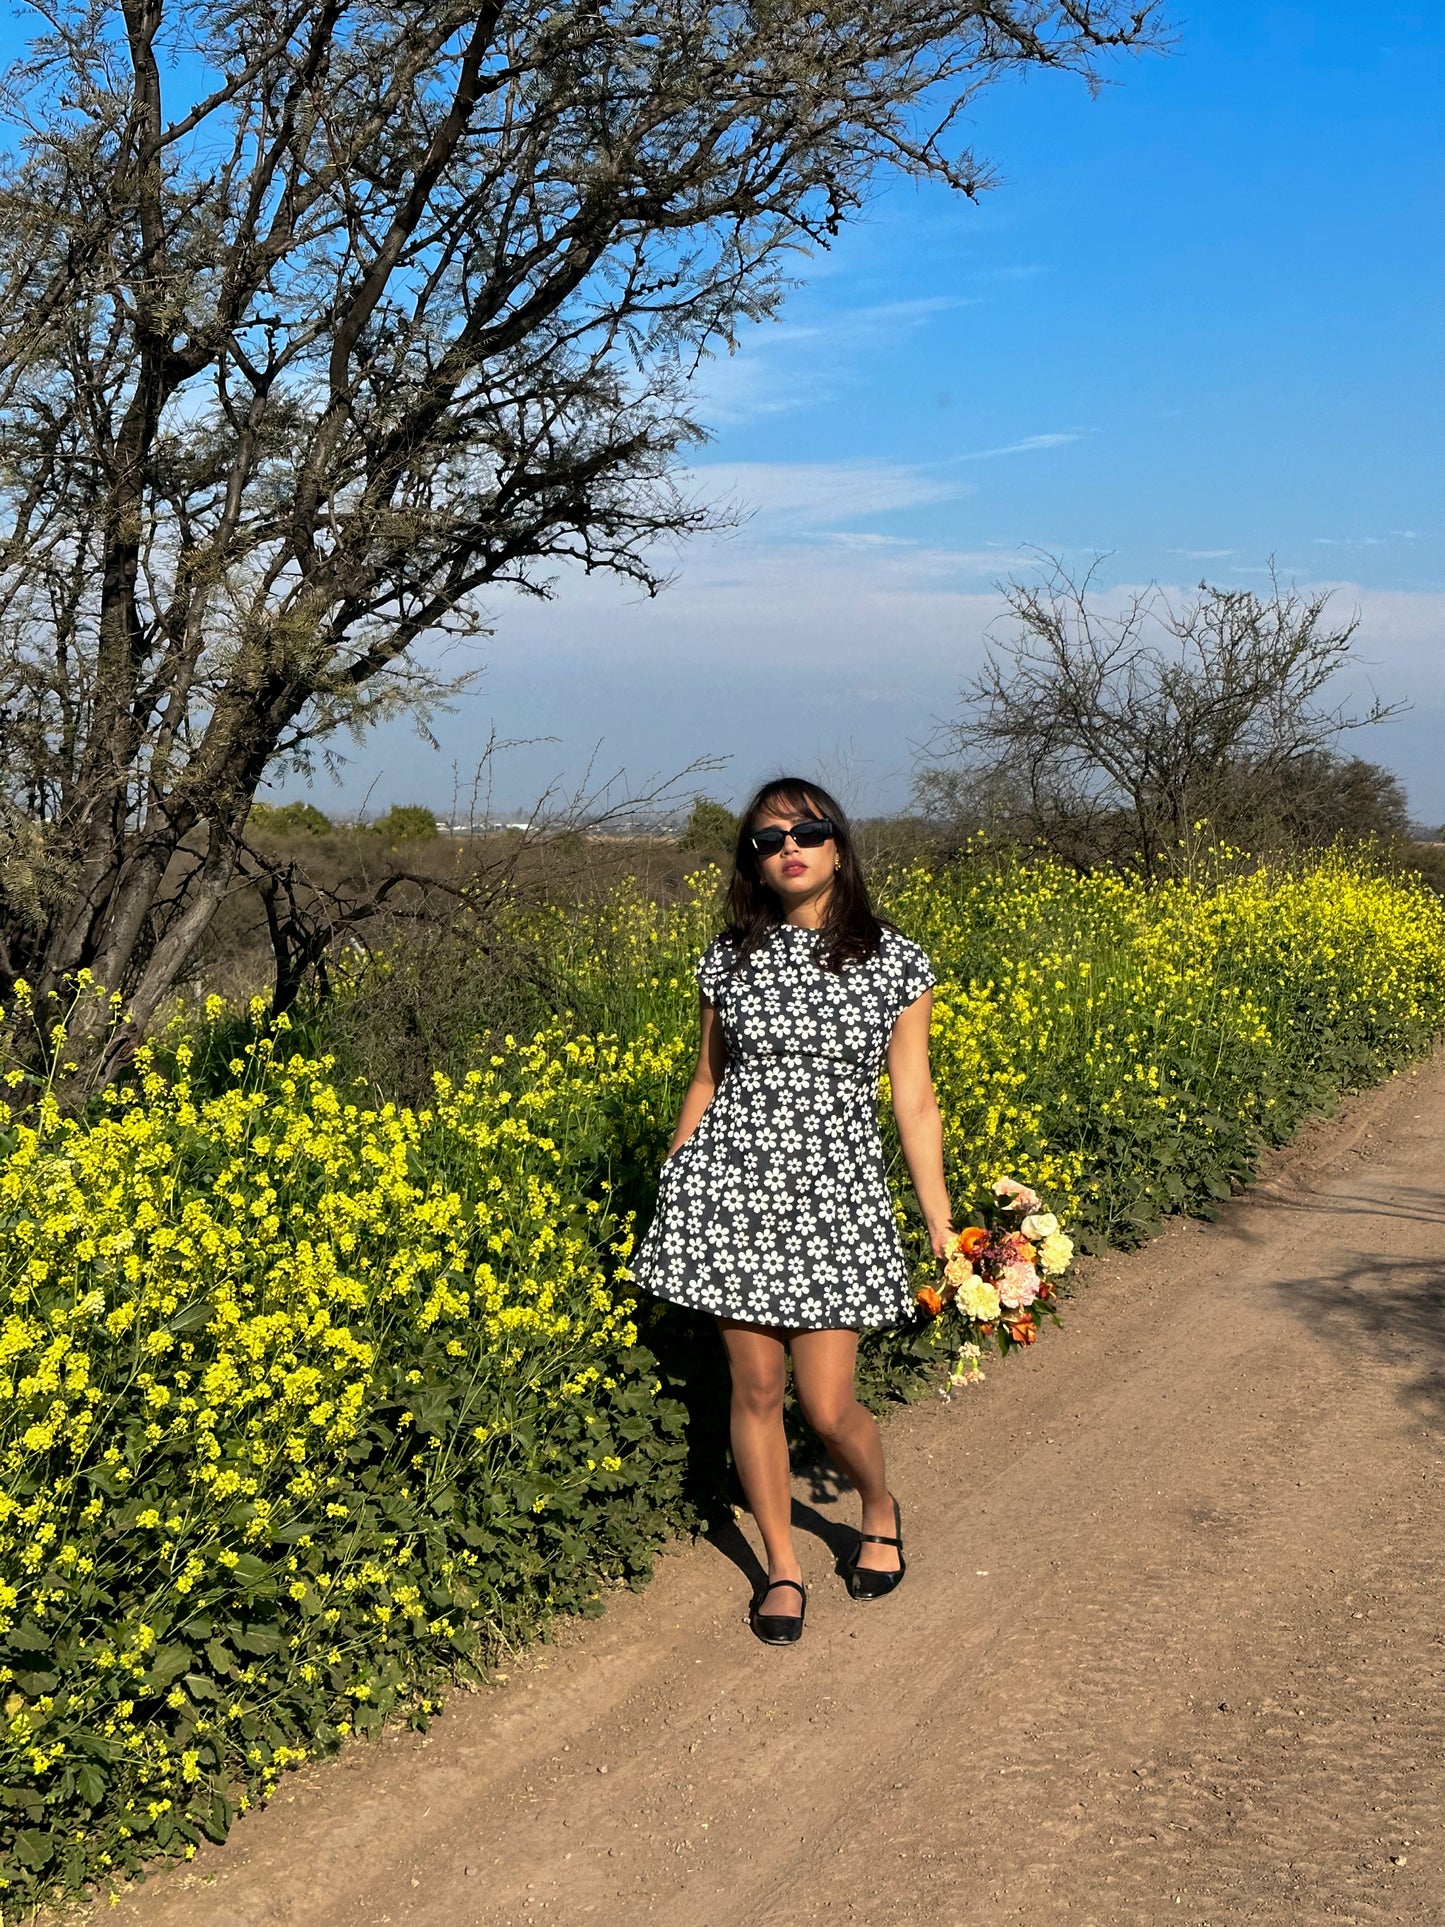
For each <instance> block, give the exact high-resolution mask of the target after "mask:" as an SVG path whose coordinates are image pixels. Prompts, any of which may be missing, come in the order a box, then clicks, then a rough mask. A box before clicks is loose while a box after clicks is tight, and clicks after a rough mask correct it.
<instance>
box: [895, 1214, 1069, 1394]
mask: <svg viewBox="0 0 1445 1927" xmlns="http://www.w3.org/2000/svg"><path fill="white" fill-rule="evenodd" d="M984 1215H985V1216H986V1217H987V1218H988V1221H989V1222H988V1223H987V1224H986V1225H968V1226H966V1227H965V1228H964V1229H963V1230H962V1231H960V1232H958V1233H956V1234H955V1236H954V1237H953V1238H952V1239H950V1241H949V1244H948V1247H947V1249H946V1251H945V1253H944V1267H943V1283H942V1285H941V1286H940V1287H934V1286H932V1285H925V1286H924V1287H923V1289H922V1290H921V1291H920V1292H919V1293H918V1304H919V1308H920V1310H921V1311H923V1312H924V1313H925V1314H926V1315H927V1316H928V1317H930V1318H936V1317H937V1316H938V1314H939V1313H940V1312H941V1311H942V1310H943V1308H944V1306H945V1305H953V1306H955V1307H956V1308H957V1310H958V1312H959V1313H960V1315H961V1316H962V1317H963V1318H965V1319H967V1320H968V1321H969V1322H970V1323H971V1324H973V1325H974V1326H976V1327H977V1330H978V1335H979V1337H981V1338H994V1339H996V1340H997V1343H998V1346H999V1349H1000V1351H1005V1352H1006V1351H1008V1350H1009V1348H1010V1346H1013V1345H1032V1344H1033V1342H1034V1340H1035V1339H1036V1338H1037V1337H1038V1335H1039V1308H1040V1307H1043V1308H1044V1309H1045V1310H1047V1311H1048V1312H1049V1313H1050V1315H1051V1316H1054V1317H1055V1319H1056V1314H1054V1312H1053V1296H1054V1282H1055V1280H1056V1279H1058V1278H1061V1277H1062V1276H1063V1274H1064V1273H1065V1272H1066V1271H1067V1270H1068V1268H1069V1264H1070V1262H1071V1260H1072V1259H1073V1255H1074V1241H1073V1239H1072V1238H1070V1237H1068V1236H1066V1235H1065V1233H1064V1232H1063V1231H1062V1230H1061V1229H1060V1227H1059V1221H1058V1219H1057V1218H1056V1217H1055V1216H1054V1214H1053V1212H1052V1211H1046V1210H1045V1209H1044V1206H1043V1200H1042V1199H1041V1198H1040V1197H1039V1195H1038V1193H1037V1192H1036V1191H1031V1190H1030V1189H1029V1187H1028V1186H1027V1185H1026V1184H1020V1183H1019V1181H1018V1179H1017V1178H999V1179H998V1180H997V1182H996V1183H995V1184H994V1187H993V1202H992V1204H991V1206H990V1208H989V1210H988V1211H987V1212H986V1213H985V1214H984ZM1056 1322H1057V1319H1056ZM964 1353H965V1355H966V1359H967V1367H966V1370H965V1374H964V1376H965V1378H966V1379H967V1380H968V1381H969V1382H973V1381H976V1380H977V1379H978V1378H981V1377H982V1376H983V1374H982V1372H981V1371H980V1370H979V1366H978V1360H979V1356H980V1353H979V1348H978V1346H977V1345H975V1344H969V1345H966V1346H965V1347H964Z"/></svg>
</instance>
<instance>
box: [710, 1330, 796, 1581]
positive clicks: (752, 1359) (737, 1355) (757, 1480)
mask: <svg viewBox="0 0 1445 1927" xmlns="http://www.w3.org/2000/svg"><path fill="white" fill-rule="evenodd" d="M718 1324H719V1325H720V1327H721V1328H722V1337H723V1344H724V1345H725V1346H726V1347H727V1355H728V1369H729V1371H730V1372H731V1373H732V1382H733V1388H732V1404H731V1408H730V1418H731V1425H732V1446H733V1462H734V1464H735V1465H736V1466H737V1469H738V1477H739V1478H740V1479H741V1480H742V1486H743V1491H744V1493H745V1494H746V1495H747V1501H748V1509H749V1511H750V1512H751V1513H752V1515H753V1518H754V1519H755V1520H756V1521H757V1526H758V1531H759V1532H760V1533H761V1534H762V1536H763V1545H764V1547H765V1548H766V1550H767V1560H768V1578H769V1579H801V1578H802V1576H803V1574H802V1568H801V1567H800V1566H799V1564H798V1555H797V1553H796V1552H795V1551H794V1550H793V1488H792V1475H791V1471H790V1469H789V1466H788V1441H787V1437H786V1435H785V1433H784V1431H783V1393H784V1392H785V1390H786V1389H787V1383H788V1359H787V1352H786V1350H785V1347H784V1339H783V1334H782V1333H781V1332H780V1331H778V1330H776V1329H775V1328H774V1327H772V1326H769V1325H744V1324H740V1323H739V1322H738V1321H737V1320H736V1319H732V1318H720V1319H719V1320H718ZM758 1606H759V1610H760V1611H762V1612H773V1613H780V1614H784V1615H786V1616H788V1617H792V1616H793V1615H795V1614H796V1613H797V1612H798V1611H799V1610H800V1608H799V1603H798V1595H797V1594H796V1593H795V1592H793V1591H792V1590H791V1588H789V1589H786V1590H784V1591H783V1592H779V1593H771V1589H770V1596H769V1597H767V1598H765V1599H761V1600H759V1602H758Z"/></svg>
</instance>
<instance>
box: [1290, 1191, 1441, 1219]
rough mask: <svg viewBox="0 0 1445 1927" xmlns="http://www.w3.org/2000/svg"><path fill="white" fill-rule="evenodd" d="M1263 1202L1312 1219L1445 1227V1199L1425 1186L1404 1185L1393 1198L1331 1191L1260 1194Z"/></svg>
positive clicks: (1395, 1192) (1375, 1193)
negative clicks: (1375, 1220) (1380, 1220)
mask: <svg viewBox="0 0 1445 1927" xmlns="http://www.w3.org/2000/svg"><path fill="white" fill-rule="evenodd" d="M1260 1202H1262V1203H1263V1202H1268V1203H1269V1204H1270V1205H1271V1208H1272V1209H1274V1210H1284V1211H1298V1212H1300V1213H1303V1214H1306V1215H1308V1216H1310V1217H1338V1218H1347V1217H1348V1218H1358V1217H1360V1216H1362V1215H1363V1216H1365V1217H1370V1218H1386V1219H1389V1220H1390V1221H1391V1222H1392V1223H1405V1224H1445V1197H1442V1196H1441V1194H1440V1193H1439V1192H1438V1191H1431V1190H1427V1189H1426V1188H1425V1187H1424V1186H1423V1185H1418V1184H1415V1185H1400V1186H1398V1187H1397V1188H1395V1189H1394V1190H1393V1191H1392V1194H1391V1195H1390V1196H1389V1197H1381V1196H1380V1194H1379V1193H1378V1192H1373V1193H1369V1192H1367V1193H1363V1194H1356V1193H1353V1192H1348V1191H1330V1192H1325V1193H1321V1194H1319V1195H1318V1196H1314V1197H1311V1196H1309V1195H1308V1194H1307V1195H1305V1196H1303V1197H1290V1198H1279V1199H1269V1198H1268V1194H1267V1193H1264V1192H1261V1193H1260Z"/></svg>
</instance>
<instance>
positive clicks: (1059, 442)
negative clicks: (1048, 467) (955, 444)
mask: <svg viewBox="0 0 1445 1927" xmlns="http://www.w3.org/2000/svg"><path fill="white" fill-rule="evenodd" d="M1083 440H1084V431H1083V430H1082V429H1070V430H1069V431H1067V432H1066V433H1062V434H1054V435H1025V436H1024V438H1023V440H1022V441H1018V442H1005V443H1004V444H1003V446H1002V447H1000V448H976V449H974V450H973V451H972V452H971V453H970V454H967V455H955V456H953V457H952V458H951V459H952V460H953V461H955V462H991V461H993V460H994V459H995V457H997V456H999V455H1033V454H1036V453H1037V452H1038V451H1039V450H1040V449H1044V448H1067V447H1068V445H1069V443H1070V442H1081V441H1083Z"/></svg>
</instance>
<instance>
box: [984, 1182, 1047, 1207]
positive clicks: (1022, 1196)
mask: <svg viewBox="0 0 1445 1927" xmlns="http://www.w3.org/2000/svg"><path fill="white" fill-rule="evenodd" d="M993 1194H994V1196H995V1197H996V1198H997V1199H998V1200H999V1202H1000V1203H1001V1204H1005V1205H1007V1206H1008V1208H1009V1210H1010V1211H1019V1212H1029V1211H1037V1210H1038V1208H1039V1206H1040V1204H1042V1202H1043V1200H1042V1198H1040V1196H1039V1194H1038V1192H1037V1191H1030V1189H1029V1187H1028V1186H1027V1185H1026V1184H1020V1183H1019V1181H1018V1179H1017V1178H999V1179H998V1181H997V1182H996V1183H995V1185H994V1187H993Z"/></svg>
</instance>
